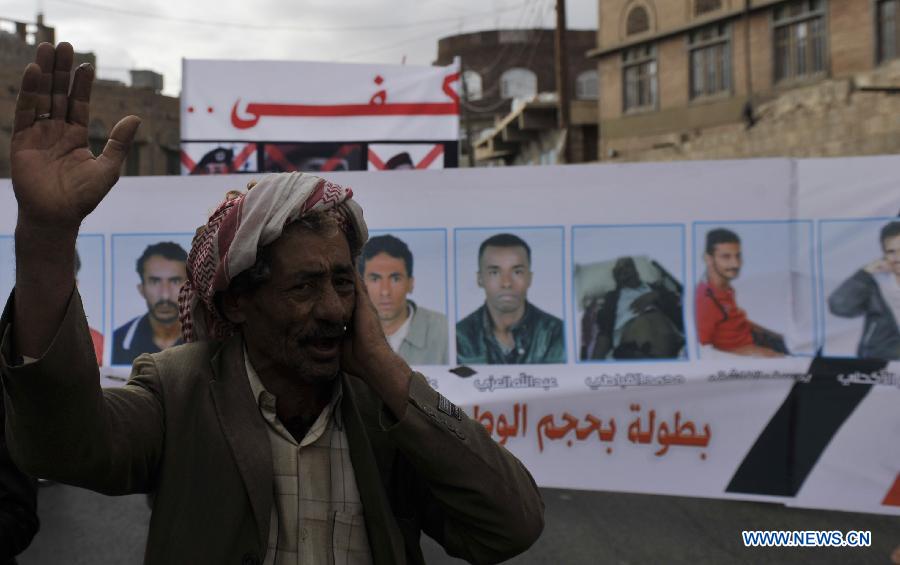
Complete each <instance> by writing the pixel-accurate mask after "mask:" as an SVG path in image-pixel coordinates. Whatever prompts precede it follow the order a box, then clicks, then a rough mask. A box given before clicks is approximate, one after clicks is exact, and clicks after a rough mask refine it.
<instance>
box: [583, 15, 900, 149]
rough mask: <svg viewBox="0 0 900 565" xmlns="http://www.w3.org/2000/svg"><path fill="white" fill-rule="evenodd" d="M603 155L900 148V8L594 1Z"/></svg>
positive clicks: (593, 55) (592, 52) (591, 52)
mask: <svg viewBox="0 0 900 565" xmlns="http://www.w3.org/2000/svg"><path fill="white" fill-rule="evenodd" d="M599 15H600V18H599V29H598V32H597V46H596V48H595V49H593V50H591V51H590V53H589V55H590V56H591V57H593V58H595V60H596V62H597V69H598V73H599V77H600V85H601V88H600V97H599V103H598V104H599V106H598V108H599V120H598V123H599V128H600V140H599V144H598V148H599V157H600V158H601V159H603V160H627V161H638V160H665V159H705V158H731V157H735V158H740V157H762V156H778V155H780V156H796V157H805V156H837V155H861V154H878V153H895V152H897V151H898V150H900V96H896V94H898V92H900V67H898V64H900V63H898V62H897V57H898V56H900V0H600V2H599Z"/></svg>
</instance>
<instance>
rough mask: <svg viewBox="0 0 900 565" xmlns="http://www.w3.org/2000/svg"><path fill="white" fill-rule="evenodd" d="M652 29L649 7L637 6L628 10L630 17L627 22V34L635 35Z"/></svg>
mask: <svg viewBox="0 0 900 565" xmlns="http://www.w3.org/2000/svg"><path fill="white" fill-rule="evenodd" d="M649 30H650V15H649V14H648V13H647V8H645V7H643V6H635V7H634V8H632V9H631V11H630V12H628V19H627V20H626V22H625V34H626V35H635V34H638V33H644V32H645V31H649Z"/></svg>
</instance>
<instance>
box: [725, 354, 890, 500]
mask: <svg viewBox="0 0 900 565" xmlns="http://www.w3.org/2000/svg"><path fill="white" fill-rule="evenodd" d="M886 366H887V362H886V361H881V360H878V359H833V358H826V357H816V358H815V359H813V361H812V363H811V364H810V367H809V370H808V374H809V375H812V380H811V381H810V382H808V383H796V384H794V386H793V388H792V389H791V392H790V393H789V394H788V396H787V398H785V400H784V402H783V403H782V404H781V407H779V409H778V411H777V412H776V413H775V415H774V416H773V417H772V419H771V420H769V423H768V424H767V425H766V428H765V429H764V430H763V432H762V433H761V434H760V435H759V437H758V438H757V439H756V443H754V444H753V447H752V448H751V449H750V452H749V453H747V456H746V457H744V460H743V461H742V462H741V465H740V467H738V470H737V471H736V472H735V474H734V476H733V477H732V478H731V482H730V483H729V484H728V488H726V489H725V490H726V492H734V493H744V494H763V495H774V496H796V495H797V492H798V491H799V490H800V487H801V486H803V482H804V481H805V480H806V478H807V477H808V476H809V474H810V472H811V471H812V469H813V467H815V465H816V462H817V461H818V460H819V457H821V456H822V453H823V452H824V451H825V448H826V447H828V444H829V443H830V442H831V439H832V438H833V437H834V436H835V434H837V432H838V430H840V429H841V426H842V425H843V424H844V422H846V421H847V418H849V417H850V415H851V414H852V413H853V411H854V410H855V409H856V407H857V406H858V405H859V403H860V402H862V400H863V399H864V398H865V397H866V395H867V394H868V393H869V391H870V390H871V389H872V386H873V385H871V384H849V385H844V384H842V383H841V382H840V381H839V380H838V378H837V376H838V375H847V374H852V373H857V372H858V373H863V374H871V373H874V372H877V371H880V370H882V369H884V368H885V367H886Z"/></svg>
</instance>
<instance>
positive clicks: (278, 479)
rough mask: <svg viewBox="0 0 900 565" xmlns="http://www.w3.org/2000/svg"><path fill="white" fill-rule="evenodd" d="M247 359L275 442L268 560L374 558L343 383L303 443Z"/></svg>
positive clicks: (294, 564) (288, 563) (351, 562)
mask: <svg viewBox="0 0 900 565" xmlns="http://www.w3.org/2000/svg"><path fill="white" fill-rule="evenodd" d="M244 359H245V361H244V363H245V366H246V369H247V376H248V378H249V379H250V388H251V390H252V391H253V397H254V398H255V399H256V403H257V406H258V407H259V412H260V414H261V415H262V417H263V418H264V419H265V421H266V429H267V431H268V435H269V442H270V443H271V445H272V466H273V469H272V473H273V477H274V487H275V492H274V493H273V495H274V502H275V503H274V504H273V505H272V514H271V526H270V528H269V541H268V544H267V545H268V547H267V551H266V559H265V565H272V564H277V565H301V564H302V565H307V564H320V563H322V564H330V563H334V564H335V565H362V564H371V563H372V552H371V549H370V547H369V540H368V536H367V535H366V524H365V520H364V519H363V507H362V503H361V502H360V499H359V491H358V490H357V487H356V477H355V475H354V474H353V464H352V463H351V461H350V451H349V449H348V446H347V436H346V434H345V432H344V426H343V422H342V419H341V411H340V405H341V397H342V388H341V381H340V379H338V380H336V381H335V387H334V393H333V394H332V397H331V401H330V402H329V403H328V405H327V406H326V407H325V409H323V410H322V413H321V414H319V417H318V418H317V419H316V421H315V423H313V425H312V427H311V428H310V429H309V431H308V432H307V433H306V436H305V437H304V438H303V440H302V441H301V442H300V443H297V441H296V440H295V439H294V437H293V436H292V435H291V434H290V433H289V432H288V431H287V429H285V427H284V426H283V425H282V423H281V422H280V421H279V420H278V417H277V415H276V413H275V396H274V395H273V394H271V393H270V392H269V391H267V390H266V389H265V387H264V386H263V384H262V381H260V379H259V375H258V374H257V373H256V371H255V370H254V369H253V366H252V365H250V360H249V357H248V355H247V352H246V350H245V351H244Z"/></svg>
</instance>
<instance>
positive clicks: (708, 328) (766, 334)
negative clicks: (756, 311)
mask: <svg viewBox="0 0 900 565" xmlns="http://www.w3.org/2000/svg"><path fill="white" fill-rule="evenodd" d="M703 260H704V262H705V264H706V276H705V278H704V280H701V281H700V283H699V284H698V285H697V291H696V294H695V300H694V304H695V307H696V314H697V340H698V341H699V342H700V345H701V346H712V347H713V348H715V349H717V350H719V351H724V352H726V353H731V354H734V355H745V356H752V357H783V356H784V355H786V354H788V351H787V347H786V346H785V344H784V339H783V337H782V336H781V335H780V334H778V333H776V332H773V331H772V330H769V329H767V328H764V327H763V326H761V325H759V324H756V323H754V322H753V321H752V320H750V318H749V317H748V316H747V312H746V311H745V310H744V309H742V308H741V307H740V306H738V303H737V298H736V293H735V289H734V288H733V287H732V282H733V281H734V280H735V279H737V278H738V276H739V275H740V273H741V267H743V255H742V253H741V239H740V237H739V236H738V235H737V234H736V233H735V232H733V231H731V230H729V229H726V228H716V229H713V230H710V231H709V232H707V234H706V247H705V251H704V254H703Z"/></svg>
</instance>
